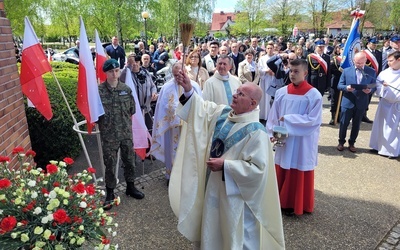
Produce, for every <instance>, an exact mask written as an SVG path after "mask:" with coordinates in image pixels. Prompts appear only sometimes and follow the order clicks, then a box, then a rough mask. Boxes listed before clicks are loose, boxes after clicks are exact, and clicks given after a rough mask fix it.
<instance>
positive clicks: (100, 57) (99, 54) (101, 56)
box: [95, 30, 107, 83]
mask: <svg viewBox="0 0 400 250" xmlns="http://www.w3.org/2000/svg"><path fill="white" fill-rule="evenodd" d="M95 33H96V34H95V36H96V77H97V79H98V80H99V82H100V83H103V82H105V81H106V78H107V76H106V73H104V72H103V65H104V62H105V61H106V60H107V55H106V52H105V51H104V48H103V46H102V45H101V41H100V38H99V33H98V32H97V30H95Z"/></svg>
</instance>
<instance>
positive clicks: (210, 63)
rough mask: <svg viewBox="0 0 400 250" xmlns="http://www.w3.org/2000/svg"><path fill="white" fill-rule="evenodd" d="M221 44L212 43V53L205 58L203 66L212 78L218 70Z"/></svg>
mask: <svg viewBox="0 0 400 250" xmlns="http://www.w3.org/2000/svg"><path fill="white" fill-rule="evenodd" d="M218 50H219V43H218V42H217V41H212V42H210V53H208V55H206V56H205V57H204V58H203V63H202V66H203V67H204V68H206V70H207V71H208V75H209V76H212V75H214V73H215V70H216V67H215V66H216V64H217V59H218Z"/></svg>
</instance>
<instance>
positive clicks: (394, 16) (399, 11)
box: [390, 0, 400, 32]
mask: <svg viewBox="0 0 400 250" xmlns="http://www.w3.org/2000/svg"><path fill="white" fill-rule="evenodd" d="M391 9H392V11H391V13H390V21H391V22H392V24H393V29H394V30H395V31H396V32H400V0H392V1H391Z"/></svg>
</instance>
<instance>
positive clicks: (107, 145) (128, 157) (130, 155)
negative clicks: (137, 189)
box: [103, 139, 135, 188]
mask: <svg viewBox="0 0 400 250" xmlns="http://www.w3.org/2000/svg"><path fill="white" fill-rule="evenodd" d="M118 149H121V159H122V162H123V163H124V178H125V181H126V182H134V181H135V159H134V152H133V142H132V140H131V139H126V140H121V141H115V142H103V160H104V165H105V166H106V171H105V183H106V187H108V188H115V187H116V186H117V176H115V168H116V164H117V160H118Z"/></svg>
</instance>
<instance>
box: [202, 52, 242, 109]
mask: <svg viewBox="0 0 400 250" xmlns="http://www.w3.org/2000/svg"><path fill="white" fill-rule="evenodd" d="M232 65H233V59H232V58H230V57H229V56H227V55H221V56H220V57H219V58H218V60H217V65H216V69H217V71H216V72H215V73H214V75H213V76H212V77H210V78H209V79H208V80H207V81H206V82H205V83H204V85H203V99H204V100H208V101H212V102H215V103H217V104H225V105H229V104H231V102H232V95H233V93H234V92H235V90H236V89H237V88H239V86H240V85H242V83H241V82H240V80H239V78H237V77H235V76H233V75H231V73H229V71H230V70H231V68H232Z"/></svg>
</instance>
